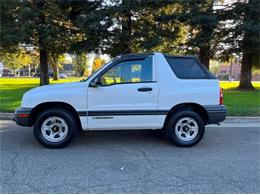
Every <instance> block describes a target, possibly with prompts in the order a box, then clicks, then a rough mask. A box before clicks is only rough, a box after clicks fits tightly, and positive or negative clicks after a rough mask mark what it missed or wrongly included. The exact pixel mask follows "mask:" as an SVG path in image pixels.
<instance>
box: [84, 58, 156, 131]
mask: <svg viewBox="0 0 260 195" xmlns="http://www.w3.org/2000/svg"><path fill="white" fill-rule="evenodd" d="M96 81H98V84H97V85H91V84H90V86H89V88H88V115H87V117H88V119H87V124H88V125H87V126H88V129H143V128H154V126H155V124H156V110H157V99H158V86H157V82H156V78H155V73H154V68H153V60H152V56H148V57H145V58H138V59H125V60H119V62H118V63H117V62H115V63H114V64H113V65H111V67H108V68H107V69H106V71H104V72H102V73H100V75H98V77H97V78H96ZM96 81H95V82H96ZM92 82H94V81H92Z"/></svg>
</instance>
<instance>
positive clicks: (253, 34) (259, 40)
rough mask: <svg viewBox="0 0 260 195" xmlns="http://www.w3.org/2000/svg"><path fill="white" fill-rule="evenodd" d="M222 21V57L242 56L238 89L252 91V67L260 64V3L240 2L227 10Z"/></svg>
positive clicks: (252, 1)
mask: <svg viewBox="0 0 260 195" xmlns="http://www.w3.org/2000/svg"><path fill="white" fill-rule="evenodd" d="M222 19H223V21H224V22H223V25H222V31H221V35H222V39H221V41H222V43H223V48H222V50H223V52H222V55H224V56H229V55H232V54H237V55H242V61H241V74H240V84H239V87H238V88H239V89H247V90H250V89H251V90H252V89H254V87H253V85H252V83H251V78H252V67H253V66H256V67H259V64H260V63H259V61H260V60H259V58H260V57H259V53H260V48H259V45H260V37H259V35H260V2H259V1H258V0H248V1H247V2H246V1H245V2H242V1H238V2H236V3H234V4H233V5H231V6H229V7H227V8H226V9H225V12H224V13H223V16H222Z"/></svg>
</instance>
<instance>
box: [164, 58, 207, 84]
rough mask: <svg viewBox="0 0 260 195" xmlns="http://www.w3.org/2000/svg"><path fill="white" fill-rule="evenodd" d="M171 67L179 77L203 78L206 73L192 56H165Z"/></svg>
mask: <svg viewBox="0 0 260 195" xmlns="http://www.w3.org/2000/svg"><path fill="white" fill-rule="evenodd" d="M165 58H166V60H167V62H168V64H169V65H170V67H171V69H172V70H173V72H174V73H175V75H176V76H177V77H178V78H181V79H205V78H206V74H205V72H204V71H203V69H202V67H201V66H200V65H199V64H198V62H197V61H196V60H195V59H194V58H182V57H167V56H166V57H165Z"/></svg>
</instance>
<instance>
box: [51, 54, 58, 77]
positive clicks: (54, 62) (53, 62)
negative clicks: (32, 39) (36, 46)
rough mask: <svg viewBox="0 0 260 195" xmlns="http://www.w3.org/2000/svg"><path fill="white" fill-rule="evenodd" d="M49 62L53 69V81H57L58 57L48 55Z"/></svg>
mask: <svg viewBox="0 0 260 195" xmlns="http://www.w3.org/2000/svg"><path fill="white" fill-rule="evenodd" d="M49 62H50V64H51V67H52V69H53V80H54V81H57V80H59V55H55V54H54V55H49Z"/></svg>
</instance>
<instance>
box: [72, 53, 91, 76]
mask: <svg viewBox="0 0 260 195" xmlns="http://www.w3.org/2000/svg"><path fill="white" fill-rule="evenodd" d="M72 63H73V69H74V72H75V73H76V75H77V76H83V75H84V72H85V71H86V69H87V63H88V61H87V57H86V54H84V53H81V54H75V55H74V56H73V58H72Z"/></svg>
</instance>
